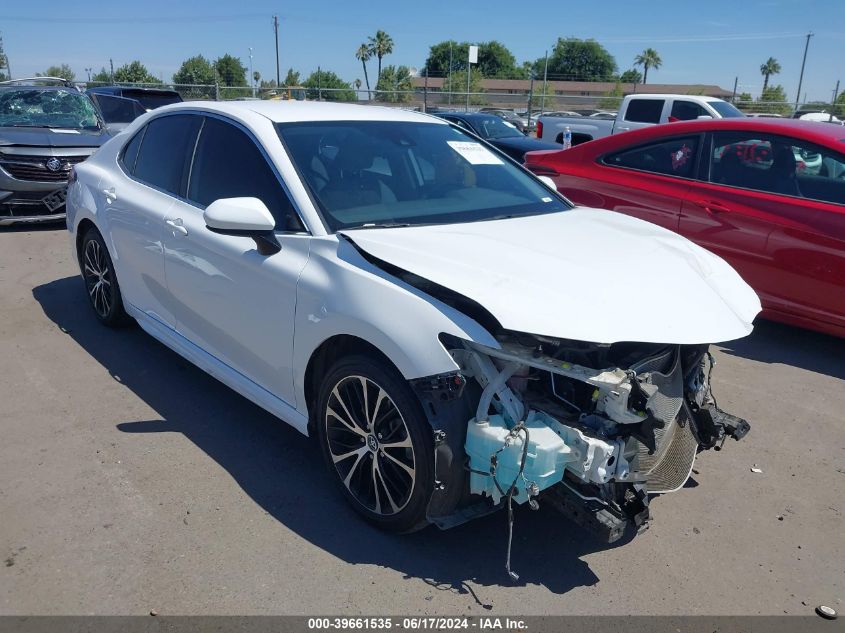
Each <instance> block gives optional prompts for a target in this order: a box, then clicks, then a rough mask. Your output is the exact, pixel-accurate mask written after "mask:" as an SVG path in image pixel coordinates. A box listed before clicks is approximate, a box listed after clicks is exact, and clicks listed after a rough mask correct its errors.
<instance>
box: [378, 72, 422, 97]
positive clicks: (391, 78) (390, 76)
mask: <svg viewBox="0 0 845 633" xmlns="http://www.w3.org/2000/svg"><path fill="white" fill-rule="evenodd" d="M376 90H377V91H378V92H377V93H376V98H377V99H378V100H379V101H387V102H388V103H407V102H408V101H411V97H412V96H413V95H412V92H413V90H414V86H413V83H412V82H411V71H410V69H409V68H408V67H407V66H399V67H398V68H397V67H396V66H385V67H384V70H382V71H381V79H379V82H378V85H377V86H376Z"/></svg>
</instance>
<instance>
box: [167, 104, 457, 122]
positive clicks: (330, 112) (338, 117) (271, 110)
mask: <svg viewBox="0 0 845 633" xmlns="http://www.w3.org/2000/svg"><path fill="white" fill-rule="evenodd" d="M178 110H204V111H207V112H219V113H220V114H224V115H228V116H231V117H234V118H243V117H249V116H252V115H254V114H258V115H261V116H263V117H266V118H267V119H270V120H271V121H273V122H274V123H293V122H300V121H407V122H409V123H437V124H445V122H444V121H442V120H440V119H437V118H435V117H433V116H431V115H428V114H422V113H419V112H413V111H410V110H404V109H401V108H390V107H386V106H370V105H358V104H354V103H332V102H325V101H293V100H290V101H271V100H267V101H185V102H183V103H174V104H171V105H166V106H163V107H161V108H158V109H157V110H155V112H156V113H157V114H158V113H165V112H175V111H178Z"/></svg>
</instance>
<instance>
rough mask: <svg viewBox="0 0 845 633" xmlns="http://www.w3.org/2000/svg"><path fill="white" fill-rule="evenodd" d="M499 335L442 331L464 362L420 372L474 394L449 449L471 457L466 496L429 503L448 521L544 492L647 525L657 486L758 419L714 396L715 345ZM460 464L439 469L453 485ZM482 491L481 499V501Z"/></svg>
mask: <svg viewBox="0 0 845 633" xmlns="http://www.w3.org/2000/svg"><path fill="white" fill-rule="evenodd" d="M496 338H497V340H498V341H499V343H500V344H501V348H500V349H492V348H489V347H485V346H482V345H479V344H477V343H473V342H469V341H462V340H459V339H454V340H448V341H444V343H446V344H447V348H448V349H449V350H450V353H451V355H452V357H453V358H454V359H455V361H456V363H457V364H458V366H459V367H460V372H459V373H458V374H455V375H453V376H451V378H450V377H445V378H444V377H438V380H437V381H434V382H431V383H430V384H424V381H425V380H426V379H423V383H420V381H417V382H418V385H417V387H418V393H423V394H428V397H429V399H430V402H433V401H436V400H438V399H439V400H440V401H441V402H446V401H453V402H454V401H456V400H464V402H465V403H470V402H471V403H476V404H475V405H474V406H473V407H470V411H469V413H471V415H472V417H471V418H470V419H469V420H467V419H466V417H464V425H465V431H466V432H465V435H464V437H463V438H462V445H461V446H456V442H455V440H454V438H453V440H452V441H451V442H449V443H448V444H449V449H450V450H449V454H448V458H449V459H451V460H452V461H454V460H455V458H456V457H458V456H460V458H462V460H463V462H464V463H463V469H464V477H463V481H464V487H465V493H468V498H467V495H466V494H464V496H463V498H462V499H461V500H460V501H458V503H457V504H456V507H455V513H453V514H452V515H450V516H447V517H441V516H437V510H436V509H435V511H434V513H432V512H430V515H432V514H433V516H430V519H431V520H432V521H433V522H435V523H437V524H438V525H440V526H441V527H448V526H449V525H451V524H454V523H459V522H462V520H466V519H469V518H472V517H473V516H474V515H476V514H477V513H486V512H489V511H490V510H491V509H496V508H498V507H501V506H502V505H507V506H508V508H509V510H510V507H511V504H512V503H517V504H522V503H529V504H530V505H531V506H532V507H535V508H536V507H537V504H538V503H540V502H546V501H548V502H550V503H552V504H553V505H554V506H555V507H557V508H558V509H559V510H561V511H562V512H564V513H565V514H566V515H568V516H569V517H570V518H572V519H574V520H575V521H576V522H578V523H579V524H581V525H583V526H584V527H587V528H589V529H591V530H592V531H593V532H595V533H597V534H598V535H599V536H600V538H602V539H603V540H605V541H607V542H614V541H616V540H618V539H619V538H621V537H622V536H623V534H624V533H625V531H626V529H627V528H628V527H629V526H633V527H635V528H639V529H643V528H644V527H646V526H647V523H648V520H649V510H648V499H649V495H650V494H655V493H665V492H671V491H674V490H677V489H679V488H681V487H682V486H683V485H684V484H685V483H686V481H687V479H688V478H689V476H690V473H691V471H692V467H693V463H694V461H695V457H696V454H697V453H698V452H699V451H701V450H705V449H709V448H717V450H718V449H719V448H721V445H722V444H723V443H724V441H725V439H726V438H727V437H733V438H734V439H736V440H739V439H740V438H742V437H743V436H745V434H746V433H747V432H748V431H749V429H750V426H749V424H748V423H747V422H746V421H745V420H742V419H740V418H737V417H735V416H733V415H730V414H728V413H725V412H723V411H721V410H720V409H719V408H718V406H717V405H716V401H715V398H714V397H713V393H712V390H711V386H710V373H711V372H712V369H713V365H714V361H713V358H712V356H711V355H710V354H709V352H708V351H707V349H708V346H707V345H658V344H648V343H614V344H607V345H604V344H594V343H584V342H578V341H567V340H560V339H553V338H546V337H540V336H533V335H526V334H520V333H514V332H502V333H500V334H499V335H497V337H496ZM431 411H432V412H433V411H435V409H434V407H433V406H432V407H431ZM433 423H434V424H435V428H436V427H437V424H436V422H433ZM449 432H452V433H454V428H452V430H451V431H446V430H440V431H437V430H436V431H435V440H436V444H438V445H444V444H447V442H446V437H445V436H446V435H447V434H448V433H449ZM460 449H463V450H460ZM437 456H438V458H443V456H444V453H443V452H442V451H437ZM438 466H440V465H439V464H438V465H436V469H437V470H438V472H440V469H439V468H437V467H438ZM455 475H456V472H455V470H454V469H453V470H452V473H451V475H450V476H448V477H444V478H443V481H444V482H445V481H448V482H449V484H448V485H449V486H452V487H453V486H455V484H456V482H455ZM442 485H443V487H444V488H445V487H446V484H442ZM478 496H480V497H482V498H484V502H483V503H482V504H478V503H475V504H473V503H472V502H471V501H470V500H472V499H476V500H477V499H478ZM436 497H437V495H435V497H433V499H432V506H434V505H436V501H435V498H436ZM445 505H446V506H448V505H449V504H445ZM431 509H432V508H430V510H431ZM442 509H443V508H441V510H442ZM456 516H457V517H458V518H457V520H456ZM511 518H512V515H511ZM508 567H509V565H508ZM509 571H510V570H509Z"/></svg>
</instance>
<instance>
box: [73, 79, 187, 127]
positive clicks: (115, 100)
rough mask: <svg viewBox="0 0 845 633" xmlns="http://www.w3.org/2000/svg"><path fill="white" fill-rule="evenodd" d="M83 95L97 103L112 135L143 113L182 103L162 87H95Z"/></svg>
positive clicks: (179, 96)
mask: <svg viewBox="0 0 845 633" xmlns="http://www.w3.org/2000/svg"><path fill="white" fill-rule="evenodd" d="M86 94H87V95H88V96H89V97H91V100H92V101H93V102H94V103H95V104H97V107H98V108H99V110H100V113H101V114H102V116H103V120H104V121H105V122H106V124H107V125H108V128H109V131H110V132H112V133H113V134H116V133H118V132H120V131H121V130H122V129H123V128H125V127H126V126H127V125H128V124H130V123H131V122H132V121H134V120H135V119H137V118H138V117H139V116H141V115H142V114H144V113H145V112H149V111H150V110H154V109H155V108H160V107H162V106H165V105H170V104H171V103H181V102H182V96H181V95H180V94H179V93H178V92H176V91H175V90H169V89H165V88H135V87H127V86H97V87H95V88H89V89H88V90H86Z"/></svg>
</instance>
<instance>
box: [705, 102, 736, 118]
mask: <svg viewBox="0 0 845 633" xmlns="http://www.w3.org/2000/svg"><path fill="white" fill-rule="evenodd" d="M707 105H709V106H710V107H711V108H713V109H714V110H715V111H716V112H718V113H719V114H720V115H721V116H722V118H723V119H735V118H739V117H744V116H745V114H744V113H743V112H742V111H740V110H737V109H736V107H734V106H733V105H731V104H730V103H728V102H727V101H709V102H708V103H707Z"/></svg>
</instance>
